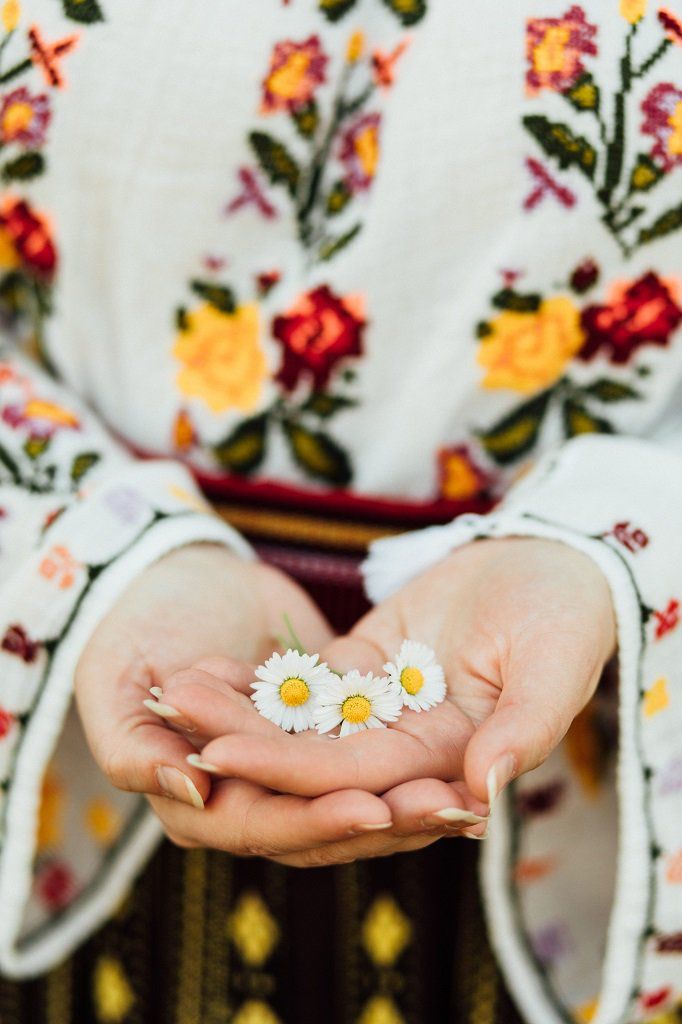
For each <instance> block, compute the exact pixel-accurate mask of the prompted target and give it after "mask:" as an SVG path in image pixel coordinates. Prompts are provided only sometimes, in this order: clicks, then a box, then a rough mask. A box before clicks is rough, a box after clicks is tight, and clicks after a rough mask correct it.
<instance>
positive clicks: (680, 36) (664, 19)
mask: <svg viewBox="0 0 682 1024" xmlns="http://www.w3.org/2000/svg"><path fill="white" fill-rule="evenodd" d="M658 20H659V21H660V23H661V25H662V26H663V28H664V29H665V31H666V33H667V36H668V39H670V41H671V42H672V43H676V44H677V45H678V46H682V19H680V18H678V17H677V15H676V14H673V12H672V11H671V10H669V9H668V8H667V7H661V8H660V10H659V12H658Z"/></svg>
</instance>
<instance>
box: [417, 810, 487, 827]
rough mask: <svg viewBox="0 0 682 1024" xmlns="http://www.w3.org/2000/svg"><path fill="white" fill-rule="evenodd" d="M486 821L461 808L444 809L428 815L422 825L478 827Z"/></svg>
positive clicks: (478, 815)
mask: <svg viewBox="0 0 682 1024" xmlns="http://www.w3.org/2000/svg"><path fill="white" fill-rule="evenodd" d="M487 820H488V819H487V818H482V817H481V815H480V814H472V813H471V811H465V810H463V809H462V808H461V807H444V808H443V810H442V811H434V812H433V814H428V815H427V816H426V817H425V818H424V819H423V820H422V825H425V826H430V825H442V824H445V825H480V824H482V822H484V821H487Z"/></svg>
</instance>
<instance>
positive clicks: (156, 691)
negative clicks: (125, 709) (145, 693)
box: [149, 686, 163, 700]
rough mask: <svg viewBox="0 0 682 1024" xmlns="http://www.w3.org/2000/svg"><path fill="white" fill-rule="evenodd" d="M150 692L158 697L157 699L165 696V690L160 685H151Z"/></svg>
mask: <svg viewBox="0 0 682 1024" xmlns="http://www.w3.org/2000/svg"><path fill="white" fill-rule="evenodd" d="M149 692H150V693H151V695H152V697H156V699H157V700H161V698H162V697H163V690H162V689H161V687H160V686H150V687H149Z"/></svg>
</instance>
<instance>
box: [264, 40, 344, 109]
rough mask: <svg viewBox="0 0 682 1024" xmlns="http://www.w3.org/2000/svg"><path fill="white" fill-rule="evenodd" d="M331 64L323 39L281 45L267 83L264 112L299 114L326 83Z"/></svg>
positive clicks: (289, 41)
mask: <svg viewBox="0 0 682 1024" xmlns="http://www.w3.org/2000/svg"><path fill="white" fill-rule="evenodd" d="M327 60H328V58H327V55H326V54H325V52H324V50H323V49H322V45H321V43H320V39H319V36H310V38H309V39H306V40H305V41H304V42H302V43H294V42H292V41H291V40H285V41H284V42H281V43H277V44H276V45H275V48H274V50H273V51H272V56H271V57H270V70H269V71H268V73H267V75H266V77H265V79H264V81H263V103H262V106H261V112H262V113H264V114H272V113H275V112H276V111H278V110H297V109H298V108H299V107H304V106H305V105H306V103H310V101H311V100H312V98H313V96H314V95H315V90H316V89H317V87H318V85H321V84H322V83H323V82H324V81H325V80H326V77H325V69H326V66H327Z"/></svg>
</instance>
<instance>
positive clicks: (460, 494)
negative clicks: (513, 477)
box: [438, 444, 492, 501]
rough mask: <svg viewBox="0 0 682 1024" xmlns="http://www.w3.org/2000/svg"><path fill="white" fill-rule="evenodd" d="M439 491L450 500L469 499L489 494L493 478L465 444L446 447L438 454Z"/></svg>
mask: <svg viewBox="0 0 682 1024" xmlns="http://www.w3.org/2000/svg"><path fill="white" fill-rule="evenodd" d="M438 468H439V478H440V485H439V492H440V496H441V497H443V498H447V499H448V500H449V501H467V500H468V499H470V498H476V497H479V496H481V495H485V494H487V492H488V491H489V490H490V487H491V485H492V478H491V477H490V475H489V474H488V473H486V472H485V471H484V470H483V469H481V467H480V466H477V465H476V463H475V462H474V460H473V458H472V456H471V453H470V451H469V448H468V446H467V445H465V444H461V445H456V446H455V447H453V448H444V449H443V450H442V451H440V452H439V454H438Z"/></svg>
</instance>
